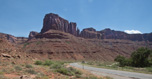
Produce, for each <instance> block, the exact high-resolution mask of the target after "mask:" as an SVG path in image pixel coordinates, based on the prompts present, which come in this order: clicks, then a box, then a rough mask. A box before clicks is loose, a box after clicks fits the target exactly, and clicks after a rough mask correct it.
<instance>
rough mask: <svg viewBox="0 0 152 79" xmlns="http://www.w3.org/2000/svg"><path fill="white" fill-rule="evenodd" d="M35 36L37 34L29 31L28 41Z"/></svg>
mask: <svg viewBox="0 0 152 79" xmlns="http://www.w3.org/2000/svg"><path fill="white" fill-rule="evenodd" d="M37 34H38V32H35V31H31V32H30V34H29V39H32V38H34V37H35V36H36V35H37Z"/></svg>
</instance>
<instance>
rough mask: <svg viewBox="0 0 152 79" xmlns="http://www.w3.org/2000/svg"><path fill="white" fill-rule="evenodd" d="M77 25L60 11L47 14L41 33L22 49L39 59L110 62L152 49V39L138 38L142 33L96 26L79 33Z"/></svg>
mask: <svg viewBox="0 0 152 79" xmlns="http://www.w3.org/2000/svg"><path fill="white" fill-rule="evenodd" d="M76 28H77V27H76V23H73V22H70V23H69V22H68V21H67V20H65V19H63V18H61V17H60V16H59V15H57V14H53V13H50V14H46V15H45V17H44V21H43V27H42V30H41V32H40V33H37V32H31V33H30V34H29V38H30V39H29V40H28V41H27V42H26V43H25V44H24V48H23V50H24V51H25V52H27V53H29V54H30V55H31V56H32V57H33V58H39V59H45V58H48V59H56V60H58V59H64V60H69V59H72V60H103V61H107V60H113V59H114V58H115V57H116V56H117V55H123V56H126V57H129V56H130V54H131V53H132V52H133V51H134V50H136V49H137V48H139V47H146V46H147V47H149V48H152V43H151V42H148V43H147V42H145V41H144V40H141V39H138V38H140V35H142V34H137V36H136V35H135V34H132V35H131V34H126V33H124V32H121V31H114V30H111V29H105V30H102V31H96V30H95V29H94V28H86V29H83V30H82V31H81V32H80V31H79V29H76ZM138 35H139V36H138ZM148 35H149V34H148ZM148 35H147V36H148ZM137 37H138V38H137ZM143 38H147V37H143ZM148 40H151V39H148Z"/></svg>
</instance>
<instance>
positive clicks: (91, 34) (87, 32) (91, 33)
mask: <svg viewBox="0 0 152 79" xmlns="http://www.w3.org/2000/svg"><path fill="white" fill-rule="evenodd" d="M80 36H81V37H84V38H97V39H101V33H98V32H97V31H96V30H95V29H94V28H86V29H83V30H82V31H81V34H80Z"/></svg>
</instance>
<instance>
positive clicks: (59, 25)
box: [41, 13, 77, 36]
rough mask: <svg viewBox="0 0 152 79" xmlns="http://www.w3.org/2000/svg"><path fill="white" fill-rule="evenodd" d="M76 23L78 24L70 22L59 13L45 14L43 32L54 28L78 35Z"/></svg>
mask: <svg viewBox="0 0 152 79" xmlns="http://www.w3.org/2000/svg"><path fill="white" fill-rule="evenodd" d="M76 25H77V24H76V23H74V22H70V23H69V22H68V21H67V20H65V19H63V18H61V17H60V16H58V15H57V14H53V13H50V14H46V15H45V18H44V20H43V28H42V30H41V33H45V32H46V31H48V30H50V29H52V30H60V31H63V32H67V33H70V34H72V35H75V36H77V31H76Z"/></svg>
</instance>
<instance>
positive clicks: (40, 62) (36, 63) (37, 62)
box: [34, 61, 43, 65]
mask: <svg viewBox="0 0 152 79" xmlns="http://www.w3.org/2000/svg"><path fill="white" fill-rule="evenodd" d="M34 64H35V65H42V64H43V62H42V61H36V62H35V63H34Z"/></svg>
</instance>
